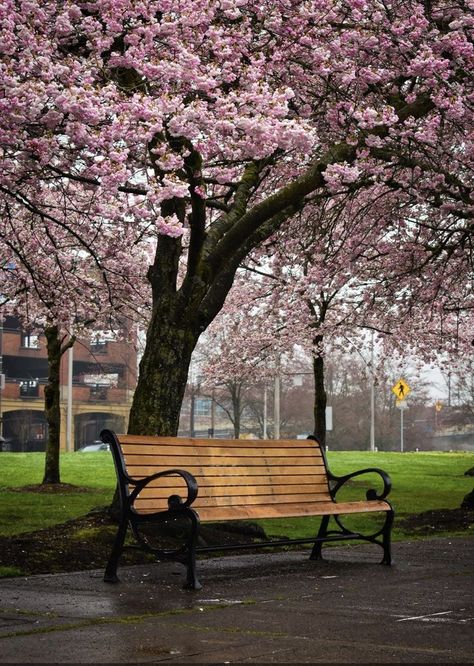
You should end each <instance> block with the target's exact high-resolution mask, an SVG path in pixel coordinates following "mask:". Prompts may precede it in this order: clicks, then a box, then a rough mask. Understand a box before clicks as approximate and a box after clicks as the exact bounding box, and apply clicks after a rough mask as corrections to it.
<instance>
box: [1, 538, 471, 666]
mask: <svg viewBox="0 0 474 666" xmlns="http://www.w3.org/2000/svg"><path fill="white" fill-rule="evenodd" d="M393 551H394V558H395V563H394V565H393V566H392V567H386V566H379V565H378V564H377V562H378V560H379V559H380V553H381V551H380V552H379V549H378V548H374V546H373V545H365V544H364V545H361V546H342V547H341V546H339V547H337V548H328V549H326V557H327V558H328V559H326V560H325V561H322V562H311V561H309V560H308V559H307V552H306V553H305V552H302V551H298V552H295V551H293V552H290V553H269V552H268V551H266V552H262V553H261V554H258V555H248V554H247V555H238V556H231V557H229V556H226V557H223V558H213V559H209V560H200V561H199V573H200V579H201V582H202V584H203V589H202V590H200V591H199V592H187V591H185V590H183V589H182V588H181V585H182V582H183V580H184V575H183V574H184V568H183V567H181V566H180V565H177V564H170V563H167V564H153V565H149V566H135V567H124V568H122V569H121V570H120V571H119V573H120V575H121V583H119V584H117V585H110V584H105V583H103V581H102V572H101V571H88V572H78V573H72V574H58V575H51V576H32V577H30V578H16V579H3V580H1V581H0V599H1V612H0V613H1V614H0V662H1V663H61V664H63V663H145V662H149V663H161V662H163V663H176V664H179V663H212V664H214V663H220V664H225V663H260V664H261V663H378V664H380V663H445V664H446V663H474V641H473V638H474V632H473V626H474V609H473V601H472V593H473V590H474V586H473V564H474V539H472V538H457V539H445V538H438V539H430V540H424V541H407V542H401V543H395V544H394V548H393Z"/></svg>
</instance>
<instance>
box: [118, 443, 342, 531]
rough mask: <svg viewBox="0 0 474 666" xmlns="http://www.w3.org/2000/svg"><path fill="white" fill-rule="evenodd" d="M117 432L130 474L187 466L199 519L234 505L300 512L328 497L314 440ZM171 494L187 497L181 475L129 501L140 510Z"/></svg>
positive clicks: (228, 514) (221, 516)
mask: <svg viewBox="0 0 474 666" xmlns="http://www.w3.org/2000/svg"><path fill="white" fill-rule="evenodd" d="M116 437H117V439H118V441H119V443H120V448H121V452H122V460H123V464H124V471H126V473H128V474H129V476H131V477H133V478H136V479H137V478H143V477H146V476H149V475H151V474H154V473H155V472H159V471H161V470H166V469H172V468H174V469H176V468H178V469H183V470H187V471H189V472H191V473H192V474H193V475H194V476H195V477H196V479H197V482H198V487H199V494H198V497H197V499H196V500H195V502H194V503H193V508H194V509H196V510H197V511H198V513H199V515H200V517H201V520H207V521H209V520H226V519H229V518H232V517H233V515H234V513H235V512H236V510H237V507H239V512H240V513H244V514H245V515H246V516H248V517H249V518H260V517H271V516H275V517H278V516H282V515H301V514H304V513H305V510H304V505H305V504H309V503H312V504H313V505H314V502H328V501H332V500H331V496H330V493H329V486H328V479H327V473H326V464H325V458H324V455H323V453H322V451H321V449H320V446H319V444H318V443H317V442H315V441H314V440H306V439H303V440H285V439H282V440H236V439H229V440H224V439H198V438H196V439H194V438H186V437H146V436H138V435H116ZM172 494H177V495H180V496H182V497H183V498H185V497H186V494H187V493H186V486H185V484H184V481H183V480H182V479H181V478H180V477H178V476H173V477H165V478H160V479H157V480H156V481H154V482H152V483H151V485H150V486H148V487H147V488H145V489H144V490H143V491H142V492H141V493H140V495H139V497H138V498H137V499H136V501H135V504H134V507H135V509H136V510H137V511H138V512H140V513H150V512H155V511H157V510H165V509H166V508H167V499H168V497H169V496H170V495H172ZM292 506H293V507H295V509H294V511H293V513H292V512H291V507H292ZM263 507H265V509H263ZM243 508H244V510H243ZM308 512H309V510H308Z"/></svg>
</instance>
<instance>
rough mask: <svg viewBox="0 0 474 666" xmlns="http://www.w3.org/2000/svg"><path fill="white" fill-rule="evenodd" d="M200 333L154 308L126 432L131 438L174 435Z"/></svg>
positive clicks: (165, 312) (171, 315)
mask: <svg viewBox="0 0 474 666" xmlns="http://www.w3.org/2000/svg"><path fill="white" fill-rule="evenodd" d="M198 337H199V333H198V331H197V330H196V328H195V327H194V326H193V325H192V324H188V326H186V323H185V322H183V321H180V320H179V318H178V321H176V318H175V317H173V313H172V312H170V311H169V310H168V311H166V309H165V308H160V309H159V310H158V309H157V310H156V312H155V314H154V316H153V318H152V321H151V323H150V328H149V331H148V335H147V342H146V346H145V351H144V353H143V357H142V359H141V362H140V371H139V376H138V383H137V387H136V389H135V394H134V398H133V404H132V407H131V410H130V420H129V425H128V432H129V433H131V434H134V435H172V436H176V434H177V432H178V427H179V415H180V410H181V403H182V401H183V397H184V392H185V389H186V382H187V378H188V370H189V364H190V362H191V356H192V353H193V350H194V347H195V346H196V342H197V340H198Z"/></svg>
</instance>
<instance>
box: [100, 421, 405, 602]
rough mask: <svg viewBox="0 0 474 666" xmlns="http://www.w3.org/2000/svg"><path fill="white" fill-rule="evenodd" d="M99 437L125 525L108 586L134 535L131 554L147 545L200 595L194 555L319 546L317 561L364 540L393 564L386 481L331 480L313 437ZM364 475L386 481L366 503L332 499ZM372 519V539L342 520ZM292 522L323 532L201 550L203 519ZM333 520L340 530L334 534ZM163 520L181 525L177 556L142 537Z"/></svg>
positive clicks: (351, 476)
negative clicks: (326, 548) (325, 548)
mask: <svg viewBox="0 0 474 666" xmlns="http://www.w3.org/2000/svg"><path fill="white" fill-rule="evenodd" d="M101 439H102V441H104V442H107V443H108V444H110V448H111V451H112V454H113V459H114V463H115V469H116V473H117V481H118V494H119V499H120V522H119V526H118V530H117V534H116V537H115V541H114V544H113V546H112V550H111V554H110V558H109V561H108V564H107V567H106V570H105V575H104V580H105V581H106V582H117V581H118V577H117V567H118V563H119V559H120V556H121V554H122V552H123V549H124V543H125V537H126V535H127V530H128V528H130V529H131V532H132V534H133V536H134V538H135V540H136V542H134V543H133V544H131V547H135V548H142V549H143V550H145V551H146V552H149V553H151V554H153V555H154V556H155V558H156V559H157V560H158V561H160V560H174V561H177V562H181V563H182V564H183V565H184V566H185V567H186V581H185V585H184V587H186V588H188V589H199V588H200V584H199V582H198V580H197V576H196V554H197V553H202V552H208V551H222V550H228V549H236V548H246V547H248V548H256V547H260V546H267V547H268V546H283V545H284V546H286V545H289V544H303V543H313V548H312V551H311V555H310V558H311V559H315V560H316V559H320V558H321V547H322V544H323V543H325V542H329V541H336V540H341V539H360V540H363V541H370V542H372V543H375V544H378V545H379V546H381V547H382V548H383V559H382V562H381V563H382V564H390V563H391V552H390V533H391V527H392V523H393V515H394V513H393V509H392V507H391V505H390V504H389V502H387V501H386V500H385V498H386V496H387V495H388V493H389V492H390V489H391V481H390V478H389V476H388V475H387V474H386V473H385V472H383V471H382V470H380V469H378V468H368V469H363V470H359V471H356V472H354V473H352V474H347V475H344V476H339V477H338V476H334V475H333V474H332V473H331V472H330V471H329V469H328V465H327V460H326V455H325V453H324V451H323V450H322V447H320V445H319V444H318V442H317V441H316V440H315V439H314V438H308V439H303V440H284V439H282V440H236V439H230V440H224V439H192V438H186V437H150V436H138V435H117V434H115V433H114V432H112V431H110V430H103V431H102V433H101ZM367 473H376V474H377V475H379V477H381V479H380V478H379V477H377V478H379V481H380V480H381V483H382V484H383V488H382V489H381V492H380V493H377V491H376V490H374V489H369V490H368V491H367V493H366V497H367V499H364V500H360V501H349V502H347V501H344V502H337V501H336V500H335V495H336V493H337V492H338V490H339V489H340V488H341V487H342V486H343V484H345V483H346V482H347V481H349V480H350V479H354V478H355V477H359V476H360V475H362V474H367ZM370 478H371V480H373V476H372V477H370ZM367 512H382V514H381V516H382V518H383V520H381V521H380V522H381V523H382V526H381V527H380V528H379V529H376V531H375V532H374V533H372V534H360V533H359V532H354V531H352V530H350V529H347V528H346V527H345V526H344V525H343V523H342V522H341V515H345V514H357V513H367ZM296 516H321V517H322V518H321V522H320V525H319V529H318V532H317V534H315V535H314V536H313V537H311V538H307V537H306V538H298V539H284V540H268V539H267V540H264V541H261V542H258V543H255V542H253V541H251V540H249V543H245V544H242V543H239V544H218V545H205V546H202V545H199V544H198V535H199V526H200V523H201V522H206V523H217V522H219V521H236V520H239V521H242V520H244V521H253V520H256V519H260V518H283V517H285V518H288V517H296ZM331 516H332V517H333V518H334V520H335V522H336V527H337V529H331V530H329V529H328V524H329V519H330V518H331ZM160 521H161V523H162V524H163V525H168V526H169V525H170V524H173V523H176V522H177V523H179V522H180V521H181V522H183V521H184V523H185V530H184V532H183V534H184V537H183V540H182V543H180V544H178V546H177V547H175V548H172V549H170V548H164V547H157V546H156V545H155V544H152V543H151V542H150V540H149V539H148V537H147V536H146V535H144V534H143V533H142V530H144V531H145V532H146V529H145V528H146V526H147V525H149V524H153V525H155V524H156V523H157V522H158V523H160ZM127 547H130V544H129V545H128V546H127Z"/></svg>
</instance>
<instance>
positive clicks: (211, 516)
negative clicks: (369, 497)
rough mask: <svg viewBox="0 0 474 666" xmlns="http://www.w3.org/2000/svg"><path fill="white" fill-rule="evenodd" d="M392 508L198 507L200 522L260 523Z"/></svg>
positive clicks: (363, 505)
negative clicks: (258, 521)
mask: <svg viewBox="0 0 474 666" xmlns="http://www.w3.org/2000/svg"><path fill="white" fill-rule="evenodd" d="M388 508H389V505H388V503H387V502H384V501H375V500H374V501H371V502H369V501H367V502H318V503H316V502H312V503H311V502H304V503H299V502H298V503H288V504H265V505H249V504H239V505H234V506H224V507H199V508H198V507H196V511H197V513H198V514H199V517H200V519H201V521H203V522H209V521H219V520H238V519H242V518H243V519H246V518H247V519H259V518H289V517H291V518H296V517H297V516H322V515H348V514H357V513H371V512H374V511H387V509H388ZM136 509H137V511H138V512H139V513H143V514H147V513H153V512H154V511H155V509H150V508H146V507H145V506H143V507H140V508H139V507H138V506H137V507H136Z"/></svg>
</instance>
